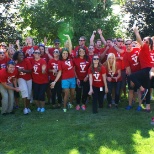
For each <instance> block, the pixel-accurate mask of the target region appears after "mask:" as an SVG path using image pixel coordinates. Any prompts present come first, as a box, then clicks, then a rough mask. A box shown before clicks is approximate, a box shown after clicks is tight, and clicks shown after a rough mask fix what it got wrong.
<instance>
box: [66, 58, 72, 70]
mask: <svg viewBox="0 0 154 154" xmlns="http://www.w3.org/2000/svg"><path fill="white" fill-rule="evenodd" d="M65 64H66V65H67V66H68V67H69V68H68V70H70V69H72V66H71V61H70V60H66V61H65Z"/></svg>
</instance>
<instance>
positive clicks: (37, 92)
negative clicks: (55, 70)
mask: <svg viewBox="0 0 154 154" xmlns="http://www.w3.org/2000/svg"><path fill="white" fill-rule="evenodd" d="M47 87H48V83H44V84H38V83H34V82H33V99H34V100H37V101H45V92H46V89H47Z"/></svg>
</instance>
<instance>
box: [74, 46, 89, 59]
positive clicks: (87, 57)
mask: <svg viewBox="0 0 154 154" xmlns="http://www.w3.org/2000/svg"><path fill="white" fill-rule="evenodd" d="M80 49H82V50H84V51H85V55H84V59H85V60H86V61H88V60H89V56H88V55H87V54H86V48H85V47H79V48H78V55H77V57H80V55H79V51H80Z"/></svg>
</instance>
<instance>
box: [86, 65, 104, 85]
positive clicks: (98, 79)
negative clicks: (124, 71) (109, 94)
mask: <svg viewBox="0 0 154 154" xmlns="http://www.w3.org/2000/svg"><path fill="white" fill-rule="evenodd" d="M105 73H106V70H105V67H104V66H101V70H100V72H98V70H97V68H95V69H94V74H93V72H92V69H91V67H90V68H89V69H88V74H92V79H93V81H92V85H93V86H94V87H104V81H103V74H105Z"/></svg>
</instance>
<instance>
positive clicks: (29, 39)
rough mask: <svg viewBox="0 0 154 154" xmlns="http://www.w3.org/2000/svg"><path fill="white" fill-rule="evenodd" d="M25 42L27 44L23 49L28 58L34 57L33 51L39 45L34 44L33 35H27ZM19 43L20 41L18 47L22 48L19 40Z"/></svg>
mask: <svg viewBox="0 0 154 154" xmlns="http://www.w3.org/2000/svg"><path fill="white" fill-rule="evenodd" d="M25 42H26V46H24V47H23V48H22V51H23V52H24V54H25V57H26V58H33V52H34V51H35V50H37V49H38V46H35V45H34V41H33V38H32V37H27V38H26V41H25ZM17 43H18V48H20V47H19V41H18V42H17Z"/></svg>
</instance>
